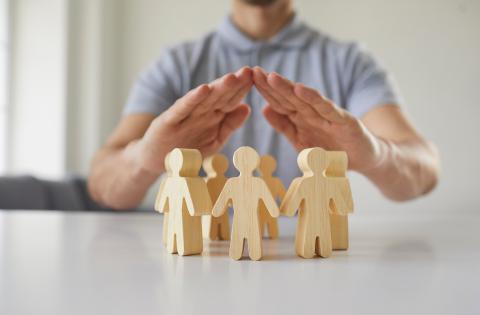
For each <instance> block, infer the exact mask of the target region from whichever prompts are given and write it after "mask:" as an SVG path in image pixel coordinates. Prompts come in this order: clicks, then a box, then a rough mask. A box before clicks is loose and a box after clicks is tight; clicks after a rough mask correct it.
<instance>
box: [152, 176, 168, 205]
mask: <svg viewBox="0 0 480 315" xmlns="http://www.w3.org/2000/svg"><path fill="white" fill-rule="evenodd" d="M167 180H168V178H164V179H163V180H162V182H161V183H160V187H159V189H158V193H157V198H156V199H155V210H157V211H158V212H160V213H163V212H168V208H169V207H168V197H167V196H166V194H165V193H164V191H165V186H166V185H167Z"/></svg>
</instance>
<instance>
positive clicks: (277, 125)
mask: <svg viewBox="0 0 480 315" xmlns="http://www.w3.org/2000/svg"><path fill="white" fill-rule="evenodd" d="M263 115H264V116H265V118H266V119H267V121H268V122H269V123H270V125H272V127H273V128H274V129H275V130H277V131H278V132H280V133H282V134H284V135H285V136H286V137H287V139H288V140H289V141H290V142H291V143H292V144H293V145H295V143H296V140H295V139H296V134H297V129H296V127H295V125H294V124H293V123H292V122H291V121H290V119H289V118H288V117H287V116H285V115H282V114H279V113H278V112H276V111H275V110H273V108H272V107H271V106H270V105H267V106H266V107H265V108H264V109H263Z"/></svg>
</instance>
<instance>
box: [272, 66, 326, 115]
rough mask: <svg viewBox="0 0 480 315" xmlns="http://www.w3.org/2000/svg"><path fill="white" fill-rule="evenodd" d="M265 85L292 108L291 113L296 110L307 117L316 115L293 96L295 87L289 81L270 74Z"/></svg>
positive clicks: (310, 108) (274, 73) (309, 107)
mask: <svg viewBox="0 0 480 315" xmlns="http://www.w3.org/2000/svg"><path fill="white" fill-rule="evenodd" d="M267 83H268V85H269V86H270V87H271V88H272V89H273V90H274V91H276V93H278V95H280V97H283V98H284V99H285V104H289V106H291V107H293V109H292V108H291V110H292V111H294V110H296V111H299V112H301V113H302V114H304V115H307V116H317V115H318V114H317V113H316V112H315V111H314V110H313V108H312V107H311V106H309V105H308V104H307V103H305V102H304V101H303V100H301V99H300V98H298V96H296V95H295V93H294V91H293V88H294V86H295V85H294V84H293V83H292V82H291V81H290V80H288V79H286V78H284V77H282V76H281V75H279V74H278V73H276V72H272V73H270V74H269V75H268V77H267Z"/></svg>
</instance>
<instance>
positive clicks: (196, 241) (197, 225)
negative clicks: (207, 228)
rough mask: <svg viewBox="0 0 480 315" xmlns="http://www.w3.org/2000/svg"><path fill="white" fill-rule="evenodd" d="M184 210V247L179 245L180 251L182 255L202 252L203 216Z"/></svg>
mask: <svg viewBox="0 0 480 315" xmlns="http://www.w3.org/2000/svg"><path fill="white" fill-rule="evenodd" d="M184 212H185V213H184V216H183V225H182V233H181V234H182V243H181V244H182V249H180V244H179V245H177V246H178V247H179V248H178V253H179V255H182V256H185V255H196V254H201V253H202V250H203V238H202V222H201V217H199V216H198V217H197V216H195V217H192V216H190V214H189V213H188V212H187V211H186V210H184ZM179 241H180V239H179ZM180 250H181V251H180Z"/></svg>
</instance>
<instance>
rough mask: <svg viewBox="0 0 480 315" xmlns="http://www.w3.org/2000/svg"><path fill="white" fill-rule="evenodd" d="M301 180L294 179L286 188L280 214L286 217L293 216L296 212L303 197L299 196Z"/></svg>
mask: <svg viewBox="0 0 480 315" xmlns="http://www.w3.org/2000/svg"><path fill="white" fill-rule="evenodd" d="M301 181H302V178H301V177H300V178H295V179H294V180H293V182H292V183H291V184H290V187H288V190H287V193H286V194H285V197H284V198H283V200H282V204H281V205H280V213H282V214H283V215H287V216H290V217H291V216H293V215H294V214H295V212H297V209H298V207H299V206H300V204H301V202H302V200H303V197H302V196H300V186H301V183H302V182H301Z"/></svg>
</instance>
